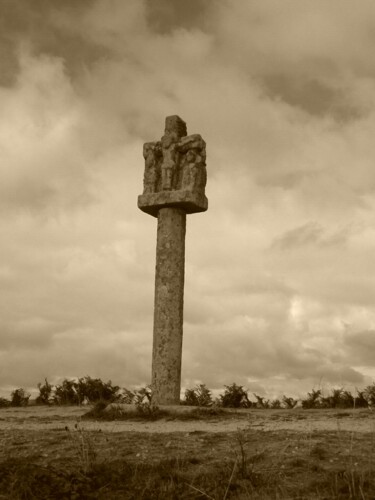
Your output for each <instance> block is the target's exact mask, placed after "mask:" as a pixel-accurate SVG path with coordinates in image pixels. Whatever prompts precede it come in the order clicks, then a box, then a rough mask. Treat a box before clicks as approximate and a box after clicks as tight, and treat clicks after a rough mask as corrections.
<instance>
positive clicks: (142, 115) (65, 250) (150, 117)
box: [0, 0, 375, 394]
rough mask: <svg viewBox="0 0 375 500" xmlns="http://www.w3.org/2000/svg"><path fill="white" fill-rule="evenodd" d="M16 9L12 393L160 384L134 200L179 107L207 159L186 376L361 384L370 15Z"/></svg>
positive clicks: (371, 97) (368, 326)
mask: <svg viewBox="0 0 375 500" xmlns="http://www.w3.org/2000/svg"><path fill="white" fill-rule="evenodd" d="M10 5H11V9H5V10H4V8H3V7H0V9H2V11H1V14H2V13H4V16H5V17H4V16H3V18H2V17H1V16H0V18H2V19H5V18H6V22H5V21H3V25H2V27H3V30H2V35H1V36H2V39H1V41H0V43H1V45H0V46H1V49H0V50H1V51H3V52H4V53H6V54H7V57H6V59H2V60H3V61H5V66H4V67H5V71H3V73H2V76H1V78H2V79H1V85H2V87H0V103H1V105H2V109H3V110H4V112H3V114H2V117H1V118H0V151H1V158H2V161H1V166H0V168H1V174H2V184H1V186H0V208H1V215H0V231H1V234H2V236H3V237H2V243H1V254H2V264H1V267H0V288H1V290H2V297H3V301H2V304H1V306H0V310H1V317H2V321H3V325H2V330H1V331H2V332H3V337H2V339H3V340H2V344H1V349H2V351H1V352H2V354H1V356H2V363H3V365H2V366H4V368H2V371H1V380H2V381H1V384H0V385H1V386H3V387H9V384H19V385H22V384H24V382H23V381H24V380H26V379H27V380H32V381H33V383H34V382H35V384H36V383H37V382H38V381H41V380H43V378H44V377H45V376H48V377H49V378H51V379H53V380H58V379H59V377H64V376H83V375H85V374H89V375H91V376H101V377H103V378H104V379H108V378H111V379H112V380H113V381H115V382H116V383H118V384H120V385H129V384H137V383H142V382H147V381H148V377H149V373H150V362H151V335H152V316H153V287H154V264H155V244H156V243H155V242H156V240H155V238H156V220H155V219H153V218H151V217H147V216H146V215H145V214H143V213H141V212H140V211H139V210H138V209H137V205H136V200H137V195H138V194H140V192H141V189H142V177H143V167H144V165H143V157H142V144H143V142H146V141H150V140H157V139H159V138H160V137H161V135H162V134H163V127H164V118H165V116H167V115H170V114H179V115H180V116H181V117H182V118H183V119H184V120H186V121H187V125H188V132H189V133H200V134H201V135H202V137H203V138H204V139H205V140H206V142H207V152H208V184H207V194H208V198H209V210H208V212H207V213H205V214H197V215H193V216H189V218H188V223H187V241H186V283H185V330H184V331H185V334H184V335H185V336H184V352H183V385H184V386H187V385H188V384H189V383H194V381H196V380H201V381H202V382H206V383H207V384H208V385H209V386H211V387H212V388H216V389H217V388H219V387H220V386H222V385H223V384H225V383H226V384H229V383H231V382H232V381H236V382H237V383H241V384H244V385H246V384H248V387H254V388H258V389H259V390H264V391H265V393H266V392H267V391H269V393H270V394H271V393H272V394H276V392H277V391H283V392H285V390H284V389H283V387H285V385H287V387H288V389H290V392H292V391H294V393H296V394H297V393H301V391H303V390H305V391H306V390H307V389H309V390H310V389H311V386H312V385H314V384H318V383H319V380H320V379H321V378H323V379H324V380H326V381H327V383H328V382H329V383H330V384H341V383H346V384H361V383H366V380H368V379H367V378H366V377H368V376H369V375H368V373H369V372H368V371H366V370H367V369H366V366H365V365H366V363H367V364H369V360H368V356H367V352H366V349H365V347H364V346H368V342H369V340H368V338H367V337H369V336H371V335H370V333H366V334H364V333H361V332H371V331H372V330H373V299H372V297H373V296H374V293H375V289H374V282H373V279H372V276H374V273H375V268H374V259H373V253H374V247H375V233H374V230H373V218H374V211H375V205H374V202H373V193H374V188H375V177H374V169H373V159H374V156H375V150H374V141H373V130H374V121H375V114H374V103H375V92H374V88H373V84H372V78H373V74H374V63H373V58H372V45H373V44H372V41H373V40H372V37H373V35H372V32H373V21H372V19H373V16H372V13H373V9H374V7H373V5H372V3H370V2H367V1H364V2H363V3H362V4H361V6H358V7H357V8H356V9H355V11H353V9H352V8H350V9H349V3H348V2H346V1H344V2H342V1H340V3H338V2H336V1H332V2H331V3H330V4H327V3H326V2H320V1H319V2H316V3H313V4H312V3H308V2H304V1H303V2H301V3H299V4H298V5H296V3H295V2H293V3H292V2H289V1H287V2H283V4H280V3H279V2H275V1H271V0H266V1H264V2H263V1H262V2H251V3H248V2H243V1H234V0H226V1H225V2H221V3H210V2H202V1H198V0H197V1H195V2H189V7H187V6H186V5H185V2H180V1H178V2H177V1H174V2H170V1H167V0H158V1H157V2H150V1H135V0H134V1H129V2H121V1H120V0H111V2H109V3H108V1H104V0H90V1H89V0H88V1H85V2H79V5H78V4H77V2H73V1H69V2H63V3H61V2H59V1H57V0H54V1H51V2H48V3H45V2H39V1H37V2H33V4H27V5H26V4H25V2H23V1H22V0H19V1H17V2H12V3H11V4H10V3H9V2H8V6H10ZM5 12H6V15H5ZM348 33H350V36H348ZM353 39H355V40H356V43H355V44H353V43H352V40H353ZM347 325H349V326H347ZM348 328H349V331H350V335H349V334H348ZM356 339H358V345H357V344H356ZM361 346H362V347H361ZM38 353H39V354H40V353H42V354H41V355H40V356H39V358H38ZM12 366H17V367H21V366H22V369H21V368H20V369H19V370H18V369H17V373H15V372H13V371H12V370H11V368H12ZM258 389H257V390H258ZM254 390H255V389H254Z"/></svg>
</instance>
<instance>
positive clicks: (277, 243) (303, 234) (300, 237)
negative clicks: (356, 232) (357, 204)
mask: <svg viewBox="0 0 375 500" xmlns="http://www.w3.org/2000/svg"><path fill="white" fill-rule="evenodd" d="M349 235H350V228H348V227H345V228H342V229H339V230H336V231H334V232H332V233H331V234H327V231H326V230H325V229H324V228H323V227H322V226H321V225H320V224H318V223H317V222H307V223H306V224H303V225H302V226H298V227H296V228H294V229H291V230H290V231H286V232H285V233H284V234H282V235H281V236H279V237H277V238H276V239H275V240H274V241H273V243H272V244H271V248H277V249H279V250H291V249H294V248H300V247H305V246H311V245H312V246H316V247H329V246H336V245H339V246H341V247H342V246H343V245H344V244H345V243H346V241H347V239H348V237H349Z"/></svg>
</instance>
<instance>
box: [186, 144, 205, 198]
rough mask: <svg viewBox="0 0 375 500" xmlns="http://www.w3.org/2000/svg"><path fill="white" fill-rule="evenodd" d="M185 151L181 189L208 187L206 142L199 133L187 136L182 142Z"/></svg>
mask: <svg viewBox="0 0 375 500" xmlns="http://www.w3.org/2000/svg"><path fill="white" fill-rule="evenodd" d="M180 151H181V153H183V156H182V158H183V160H182V179H181V189H185V190H190V191H201V192H203V193H204V188H205V187H206V181H207V172H206V143H205V142H204V140H203V139H202V137H201V136H200V135H199V134H194V135H190V136H188V137H185V138H183V139H182V140H181V142H180Z"/></svg>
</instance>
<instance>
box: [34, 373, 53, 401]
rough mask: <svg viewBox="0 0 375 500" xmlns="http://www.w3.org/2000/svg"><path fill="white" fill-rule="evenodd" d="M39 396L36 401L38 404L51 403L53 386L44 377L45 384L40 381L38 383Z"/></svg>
mask: <svg viewBox="0 0 375 500" xmlns="http://www.w3.org/2000/svg"><path fill="white" fill-rule="evenodd" d="M38 389H39V396H37V398H36V400H35V402H36V404H37V405H49V404H50V402H51V399H52V398H51V393H52V389H53V386H52V385H51V384H49V383H48V380H47V379H46V378H45V379H44V384H43V385H42V384H41V383H40V382H39V384H38Z"/></svg>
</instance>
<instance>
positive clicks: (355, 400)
mask: <svg viewBox="0 0 375 500" xmlns="http://www.w3.org/2000/svg"><path fill="white" fill-rule="evenodd" d="M224 387H225V390H224V393H223V394H220V396H219V397H218V398H217V399H215V400H213V398H212V395H211V391H210V390H209V389H208V388H207V387H206V386H205V385H204V384H200V385H197V386H196V387H195V388H194V389H187V390H186V392H185V401H184V402H183V403H184V404H186V405H192V406H211V405H213V404H216V405H218V406H221V407H227V408H264V409H269V408H271V409H282V408H286V409H292V408H294V407H296V406H297V404H298V403H299V401H301V406H302V408H305V409H312V408H368V407H369V406H373V405H374V406H375V384H372V385H369V386H367V387H366V388H365V389H364V390H363V391H360V390H358V389H357V394H356V395H355V396H353V395H352V394H351V393H350V392H349V391H347V390H344V389H343V388H340V389H332V391H331V393H330V394H329V395H328V396H323V394H322V391H321V390H320V389H319V390H315V389H313V390H312V391H311V392H309V393H307V397H306V398H304V399H301V400H299V399H294V398H291V397H287V396H282V398H281V399H272V400H271V399H265V398H264V397H262V396H259V395H258V394H255V393H253V396H254V398H255V399H256V401H250V399H249V396H248V391H246V390H245V389H244V388H243V386H241V385H237V384H234V383H233V384H232V385H226V386H224Z"/></svg>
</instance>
